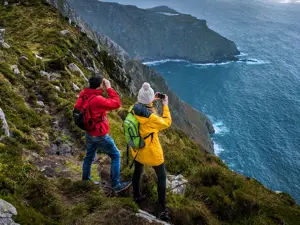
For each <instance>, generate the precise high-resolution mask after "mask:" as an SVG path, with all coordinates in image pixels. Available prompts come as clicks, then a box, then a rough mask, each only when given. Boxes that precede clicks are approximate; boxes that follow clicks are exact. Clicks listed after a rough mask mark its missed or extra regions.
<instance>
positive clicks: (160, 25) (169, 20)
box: [69, 0, 239, 63]
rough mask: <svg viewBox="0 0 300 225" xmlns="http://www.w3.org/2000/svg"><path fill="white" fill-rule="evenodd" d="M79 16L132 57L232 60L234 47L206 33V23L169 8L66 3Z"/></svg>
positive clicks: (87, 0) (92, 0)
mask: <svg viewBox="0 0 300 225" xmlns="http://www.w3.org/2000/svg"><path fill="white" fill-rule="evenodd" d="M69 2H70V4H71V6H72V7H74V8H75V9H76V11H77V12H78V13H79V15H80V16H81V17H82V18H83V19H84V20H86V21H87V22H88V23H89V24H91V25H92V26H93V28H94V29H96V30H97V31H99V32H100V33H103V34H105V35H107V36H108V37H110V38H111V39H112V40H114V41H115V42H116V43H118V44H119V45H120V46H122V48H124V49H125V51H126V52H128V53H129V55H130V56H131V57H133V58H134V59H137V60H143V61H151V60H160V59H186V60H190V61H196V62H201V63H206V62H216V61H228V60H235V55H237V54H239V51H238V50H237V47H236V45H235V44H234V43H233V42H232V41H230V40H228V39H226V38H224V37H222V36H221V35H219V34H218V33H216V32H214V31H213V30H211V29H209V28H208V26H207V24H206V21H205V20H200V19H197V18H196V17H193V16H191V15H186V14H182V13H179V12H176V11H175V10H172V9H170V8H168V7H164V6H161V7H155V8H153V9H140V8H137V7H136V6H126V5H120V4H117V3H107V2H101V1H98V0H69Z"/></svg>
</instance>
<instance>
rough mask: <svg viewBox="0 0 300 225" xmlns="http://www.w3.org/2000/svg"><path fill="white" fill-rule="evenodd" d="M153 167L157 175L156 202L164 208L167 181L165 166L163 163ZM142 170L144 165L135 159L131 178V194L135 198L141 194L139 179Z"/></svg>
mask: <svg viewBox="0 0 300 225" xmlns="http://www.w3.org/2000/svg"><path fill="white" fill-rule="evenodd" d="M153 169H154V170H155V173H156V176H157V193H158V202H159V204H160V205H161V206H162V207H163V208H165V207H166V183H167V181H166V180H167V175H166V167H165V164H164V163H163V164H161V165H159V166H153ZM143 171H144V165H143V164H141V163H139V162H137V161H135V164H134V174H133V178H132V186H133V194H134V197H135V198H137V197H139V196H140V195H141V193H140V179H141V176H142V174H143Z"/></svg>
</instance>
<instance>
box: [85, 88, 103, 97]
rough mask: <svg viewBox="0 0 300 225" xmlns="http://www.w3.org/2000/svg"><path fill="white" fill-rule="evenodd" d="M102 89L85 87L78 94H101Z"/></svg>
mask: <svg viewBox="0 0 300 225" xmlns="http://www.w3.org/2000/svg"><path fill="white" fill-rule="evenodd" d="M103 92H104V91H103V90H98V89H91V88H85V89H83V91H82V92H81V93H80V96H82V95H102V94H103Z"/></svg>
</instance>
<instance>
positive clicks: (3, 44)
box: [2, 42, 10, 49]
mask: <svg viewBox="0 0 300 225" xmlns="http://www.w3.org/2000/svg"><path fill="white" fill-rule="evenodd" d="M2 47H3V48H5V49H8V48H10V45H9V44H7V43H5V42H3V43H2Z"/></svg>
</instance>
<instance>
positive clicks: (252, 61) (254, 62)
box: [143, 0, 300, 67]
mask: <svg viewBox="0 0 300 225" xmlns="http://www.w3.org/2000/svg"><path fill="white" fill-rule="evenodd" d="M299 1H300V0H299ZM247 55H248V54H247V53H241V54H240V55H238V56H237V57H243V56H247ZM167 62H185V63H188V64H187V66H188V67H192V66H194V67H215V66H224V65H228V64H232V63H246V64H247V65H263V64H269V63H271V62H270V61H267V60H261V59H253V58H249V59H247V58H246V59H239V60H238V61H227V62H220V63H191V62H189V61H187V60H184V59H163V60H157V61H150V62H143V64H144V65H147V66H158V65H161V64H164V63H167Z"/></svg>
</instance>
